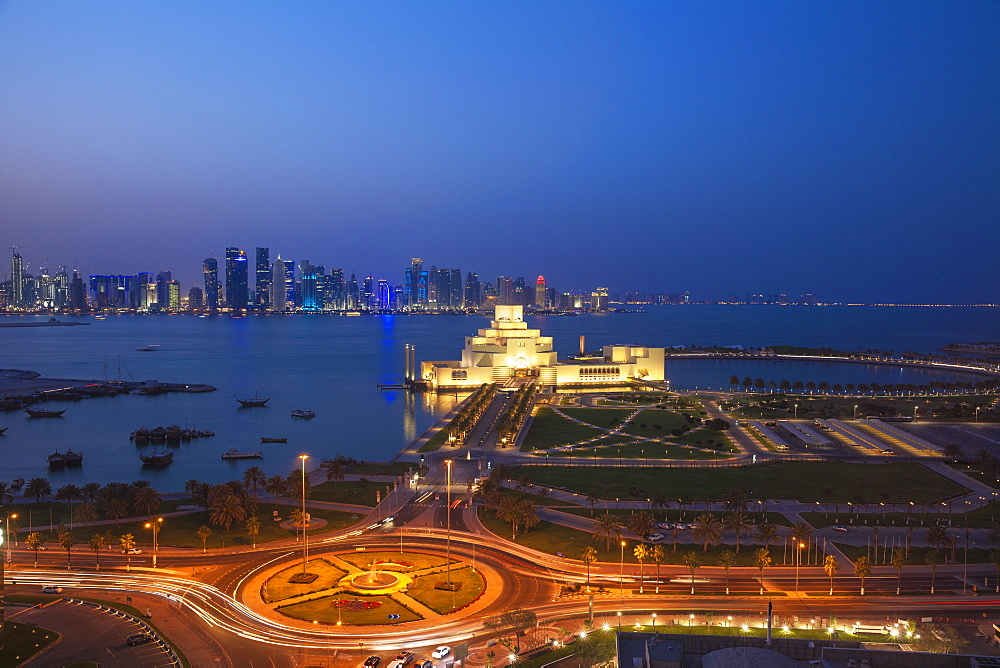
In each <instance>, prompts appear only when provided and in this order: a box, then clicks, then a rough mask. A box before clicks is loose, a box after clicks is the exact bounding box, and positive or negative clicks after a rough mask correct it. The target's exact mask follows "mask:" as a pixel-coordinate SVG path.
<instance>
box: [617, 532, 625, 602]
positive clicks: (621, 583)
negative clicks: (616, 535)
mask: <svg viewBox="0 0 1000 668" xmlns="http://www.w3.org/2000/svg"><path fill="white" fill-rule="evenodd" d="M618 585H619V591H620V593H621V596H623V597H624V596H625V541H622V561H621V567H620V568H619V569H618Z"/></svg>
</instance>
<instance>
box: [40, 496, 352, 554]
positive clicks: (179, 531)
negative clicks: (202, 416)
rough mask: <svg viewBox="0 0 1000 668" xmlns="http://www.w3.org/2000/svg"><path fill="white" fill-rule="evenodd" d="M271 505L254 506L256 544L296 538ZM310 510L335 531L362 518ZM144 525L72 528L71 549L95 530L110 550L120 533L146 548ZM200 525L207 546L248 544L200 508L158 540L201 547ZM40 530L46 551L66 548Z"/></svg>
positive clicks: (174, 520)
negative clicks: (109, 538)
mask: <svg viewBox="0 0 1000 668" xmlns="http://www.w3.org/2000/svg"><path fill="white" fill-rule="evenodd" d="M273 508H274V506H272V505H271V504H263V505H261V506H260V507H259V508H258V509H257V518H258V519H259V520H260V523H261V526H260V533H258V534H257V544H258V545H260V544H261V543H266V542H268V541H272V540H283V539H286V538H294V537H295V531H294V530H289V529H282V528H281V527H280V526H278V524H279V523H278V522H275V521H274V519H273V517H272V514H271V513H272V510H273ZM291 511H292V507H291V506H286V505H281V506H279V507H278V512H279V513H281V515H280V516H281V517H282V518H285V519H287V517H288V513H290V512H291ZM309 512H310V513H312V515H313V517H317V518H320V519H325V520H326V521H327V525H326V526H325V527H324V528H323V531H334V530H337V529H342V528H345V527H349V526H351V525H352V524H354V523H356V522H357V521H358V520H359V519H360V517H361V516H360V515H356V514H353V513H343V512H340V511H336V510H318V509H311V510H310V511H309ZM143 525H144V522H123V523H121V524H119V525H118V527H115V525H113V524H101V525H96V526H95V525H91V526H89V527H82V526H77V527H74V528H73V531H72V533H73V536H74V538H75V539H76V541H77V544H76V546H75V547H74V548H73V551H74V552H89V549H88V544H89V542H90V537H91V536H92V535H94V533H105V532H107V531H110V532H111V533H112V534H113V535H114V537H115V544H114V545H112V546H111V549H112V550H120V549H121V548H120V547H118V537H119V536H122V535H124V534H127V533H131V534H132V535H133V536H134V537H135V540H136V545H137V546H138V547H140V548H142V549H143V550H146V551H148V550H149V548H151V547H152V545H153V536H152V533H151V532H150V530H149V529H147V528H145V527H144V526H143ZM202 525H205V526H208V527H210V528H211V529H212V533H211V535H209V537H208V541H207V547H209V548H215V547H225V546H227V545H229V546H233V545H250V544H251V540H250V536H249V535H248V534H247V533H246V529H245V528H244V523H240V524H233V526H232V527H231V528H230V530H229V531H223V530H222V528H221V527H213V526H211V523H210V522H209V519H208V513H207V512H205V511H203V510H202V511H197V512H192V513H188V514H186V515H178V516H176V517H167V518H165V519H164V520H163V524H162V525H161V527H162V528H161V529H160V532H159V536H158V542H159V544H160V545H161V546H163V547H202V543H201V539H200V538H198V535H197V533H196V532H197V530H198V528H199V527H201V526H202ZM41 533H42V540H43V543H44V545H45V547H46V548H48V549H49V550H57V551H63V552H64V551H65V550H63V548H62V547H61V546H60V545H59V543H58V542H57V536H56V532H54V531H44V532H41ZM22 540H23V538H22Z"/></svg>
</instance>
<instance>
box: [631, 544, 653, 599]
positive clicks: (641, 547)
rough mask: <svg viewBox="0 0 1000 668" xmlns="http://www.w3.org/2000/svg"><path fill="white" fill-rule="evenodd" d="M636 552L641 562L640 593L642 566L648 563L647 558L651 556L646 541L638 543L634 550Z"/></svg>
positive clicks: (636, 556) (640, 587) (640, 574)
mask: <svg viewBox="0 0 1000 668" xmlns="http://www.w3.org/2000/svg"><path fill="white" fill-rule="evenodd" d="M632 553H633V554H635V559H636V561H638V562H639V593H640V594H641V593H642V586H643V580H642V567H643V565H644V564H645V563H646V559H648V558H649V546H647V545H646V544H645V543H636V546H635V548H634V549H633V551H632Z"/></svg>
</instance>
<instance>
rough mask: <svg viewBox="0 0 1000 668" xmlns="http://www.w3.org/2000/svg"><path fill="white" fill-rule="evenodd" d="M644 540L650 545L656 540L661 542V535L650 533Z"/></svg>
mask: <svg viewBox="0 0 1000 668" xmlns="http://www.w3.org/2000/svg"><path fill="white" fill-rule="evenodd" d="M646 540H648V541H649V542H650V543H655V542H656V541H658V540H663V534H662V533H651V534H649V535H648V536H646Z"/></svg>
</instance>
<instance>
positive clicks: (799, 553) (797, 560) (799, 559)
mask: <svg viewBox="0 0 1000 668" xmlns="http://www.w3.org/2000/svg"><path fill="white" fill-rule="evenodd" d="M805 546H806V544H805V543H799V545H798V547H799V549H797V550H796V551H795V593H796V594H798V593H799V564H800V563H801V562H802V548H804V547H805Z"/></svg>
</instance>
